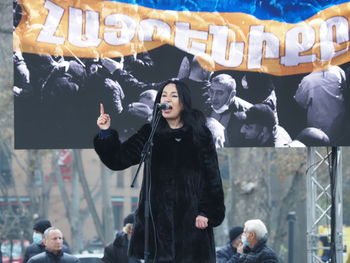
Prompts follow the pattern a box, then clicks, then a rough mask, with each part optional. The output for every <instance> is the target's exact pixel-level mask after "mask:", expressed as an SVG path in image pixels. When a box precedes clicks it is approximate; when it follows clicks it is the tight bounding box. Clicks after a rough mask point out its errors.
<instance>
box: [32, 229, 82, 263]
mask: <svg viewBox="0 0 350 263" xmlns="http://www.w3.org/2000/svg"><path fill="white" fill-rule="evenodd" d="M43 243H44V245H45V251H44V252H42V253H40V254H38V255H35V256H33V257H31V258H30V259H29V261H28V263H77V262H79V259H78V258H76V257H74V256H72V255H70V254H67V253H65V252H63V250H62V248H63V235H62V232H61V230H59V229H58V228H55V227H50V228H48V229H46V230H45V232H44V236H43Z"/></svg>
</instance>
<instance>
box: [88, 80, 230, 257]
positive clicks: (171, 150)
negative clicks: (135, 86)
mask: <svg viewBox="0 0 350 263" xmlns="http://www.w3.org/2000/svg"><path fill="white" fill-rule="evenodd" d="M164 102H167V103H168V104H169V105H170V106H171V108H170V109H168V110H163V111H162V117H161V119H160V122H159V126H158V128H157V131H156V133H155V136H154V140H153V142H154V146H153V150H152V163H151V178H150V181H151V182H150V185H151V187H150V210H151V211H150V212H151V217H150V218H151V223H150V242H149V246H150V253H151V255H150V258H151V259H154V262H156V263H215V244H214V235H213V227H215V226H218V225H220V224H221V222H222V221H223V219H224V216H225V206H224V195H223V189H222V182H221V177H220V171H219V168H218V161H217V155H216V150H215V146H214V142H213V139H212V136H211V133H210V131H209V129H208V128H207V127H206V126H205V117H204V115H203V114H202V113H201V112H200V111H197V110H194V109H192V107H191V97H190V90H189V88H188V87H187V86H186V85H185V84H184V83H183V82H181V81H179V80H175V79H172V80H169V81H167V82H166V83H165V85H164V86H163V87H162V88H161V89H160V90H159V91H158V94H157V97H156V101H155V103H164ZM155 109H156V107H155ZM97 125H98V126H99V128H100V133H99V134H98V135H97V136H96V137H95V139H94V146H95V150H96V152H97V154H98V155H99V157H100V158H101V160H102V162H103V163H104V164H105V165H106V166H108V167H109V168H110V169H112V170H123V169H125V168H127V167H129V166H131V165H135V164H138V163H139V162H140V158H141V151H142V149H143V146H144V144H145V142H146V141H147V139H148V137H149V134H150V132H151V125H150V124H145V125H144V126H143V127H142V128H141V129H140V130H139V131H138V132H137V133H136V134H134V135H133V136H131V137H130V138H129V139H128V140H126V141H125V142H123V143H121V142H120V140H119V137H118V133H117V132H116V131H114V130H112V129H110V117H109V115H108V114H105V113H104V109H103V105H101V115H100V116H99V118H98V119H97ZM145 191H146V190H145V184H144V182H143V183H142V187H141V192H140V200H139V205H138V208H137V210H136V212H135V223H134V233H133V235H132V237H131V241H130V246H129V255H130V256H132V257H136V258H143V257H144V232H145V229H144V207H145V194H146V193H145Z"/></svg>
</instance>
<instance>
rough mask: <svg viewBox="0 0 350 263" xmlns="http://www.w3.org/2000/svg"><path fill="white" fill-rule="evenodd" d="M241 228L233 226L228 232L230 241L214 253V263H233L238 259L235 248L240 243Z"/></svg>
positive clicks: (238, 255)
mask: <svg viewBox="0 0 350 263" xmlns="http://www.w3.org/2000/svg"><path fill="white" fill-rule="evenodd" d="M242 233H243V227H241V226H235V227H233V228H231V230H230V241H229V243H228V244H227V245H226V246H225V247H223V248H222V249H220V250H218V251H217V252H216V263H235V262H237V259H238V258H239V257H240V254H238V253H237V247H238V246H239V245H240V244H241V243H242V241H241V234H242Z"/></svg>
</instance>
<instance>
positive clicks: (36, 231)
mask: <svg viewBox="0 0 350 263" xmlns="http://www.w3.org/2000/svg"><path fill="white" fill-rule="evenodd" d="M49 227H51V223H50V221H49V220H47V219H39V220H37V221H36V222H35V223H34V225H33V243H32V244H30V245H29V246H28V247H27V248H26V250H25V252H24V259H23V263H27V261H28V260H29V259H30V258H31V257H32V256H35V255H37V254H40V253H41V252H44V251H45V245H44V244H43V234H44V232H45V230H46V229H48V228H49Z"/></svg>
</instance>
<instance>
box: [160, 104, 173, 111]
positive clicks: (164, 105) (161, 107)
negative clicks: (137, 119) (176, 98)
mask: <svg viewBox="0 0 350 263" xmlns="http://www.w3.org/2000/svg"><path fill="white" fill-rule="evenodd" d="M157 108H158V109H160V110H171V109H172V107H171V106H170V104H169V103H168V102H163V103H157Z"/></svg>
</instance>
